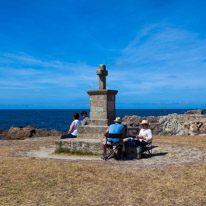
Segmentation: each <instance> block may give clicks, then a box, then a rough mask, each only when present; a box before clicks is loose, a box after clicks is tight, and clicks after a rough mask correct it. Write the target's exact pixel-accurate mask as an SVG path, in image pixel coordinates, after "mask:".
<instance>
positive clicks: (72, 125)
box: [68, 121, 75, 133]
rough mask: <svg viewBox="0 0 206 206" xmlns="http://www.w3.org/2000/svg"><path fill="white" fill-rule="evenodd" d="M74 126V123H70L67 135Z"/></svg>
mask: <svg viewBox="0 0 206 206" xmlns="http://www.w3.org/2000/svg"><path fill="white" fill-rule="evenodd" d="M74 125H75V121H73V122H72V123H71V125H70V128H69V131H68V133H71V132H72V130H73V128H74Z"/></svg>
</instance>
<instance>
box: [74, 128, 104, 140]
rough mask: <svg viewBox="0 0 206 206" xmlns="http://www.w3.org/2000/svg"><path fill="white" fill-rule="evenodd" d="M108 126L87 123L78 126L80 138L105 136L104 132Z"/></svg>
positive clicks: (78, 136)
mask: <svg viewBox="0 0 206 206" xmlns="http://www.w3.org/2000/svg"><path fill="white" fill-rule="evenodd" d="M107 127H108V126H98V125H85V126H81V127H78V135H77V138H78V139H98V140H99V141H100V140H101V139H102V137H104V132H105V130H106V129H107Z"/></svg>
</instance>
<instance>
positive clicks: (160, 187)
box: [0, 136, 206, 206]
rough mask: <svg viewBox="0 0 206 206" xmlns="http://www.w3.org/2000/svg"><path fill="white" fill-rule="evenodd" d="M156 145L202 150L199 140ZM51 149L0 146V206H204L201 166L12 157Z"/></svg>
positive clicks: (204, 143)
mask: <svg viewBox="0 0 206 206" xmlns="http://www.w3.org/2000/svg"><path fill="white" fill-rule="evenodd" d="M158 142H163V143H164V144H173V145H182V146H193V145H194V142H195V145H196V146H197V147H200V148H201V149H202V150H205V149H206V137H205V136H196V137H190V136H184V137H183V136H175V137H163V136H157V137H155V141H154V143H155V144H158ZM52 144H53V141H52V140H51V141H45V142H38V140H37V141H33V142H30V141H28V142H26V141H9V142H8V141H1V142H0V155H1V160H0V165H1V167H0V205H5V206H6V205H8V206H13V205H50V206H51V205H60V206H61V205H185V206H186V205H187V206H188V205H202V206H204V205H206V165H205V164H204V163H203V162H201V161H200V162H193V163H189V164H188V163H182V164H173V165H170V166H166V167H161V168H138V167H137V168H130V167H127V166H125V167H123V166H122V164H121V167H115V166H114V165H113V164H112V163H111V162H110V163H108V162H106V163H105V162H104V161H96V162H92V161H70V160H55V159H54V160H51V159H34V158H28V157H20V156H18V152H19V151H21V152H22V151H23V152H24V151H28V150H30V149H38V148H39V147H40V146H50V145H52ZM137 161H138V160H137ZM115 164H117V165H118V164H119V163H118V161H117V162H116V163H115Z"/></svg>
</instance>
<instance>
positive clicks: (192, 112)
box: [185, 109, 205, 115]
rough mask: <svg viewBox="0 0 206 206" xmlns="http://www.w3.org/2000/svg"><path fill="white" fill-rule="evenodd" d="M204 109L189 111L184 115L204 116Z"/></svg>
mask: <svg viewBox="0 0 206 206" xmlns="http://www.w3.org/2000/svg"><path fill="white" fill-rule="evenodd" d="M204 111H205V110H204V109H196V110H189V111H187V112H185V114H200V115H202V114H204Z"/></svg>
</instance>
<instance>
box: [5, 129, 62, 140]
mask: <svg viewBox="0 0 206 206" xmlns="http://www.w3.org/2000/svg"><path fill="white" fill-rule="evenodd" d="M62 133H63V132H59V131H56V130H48V129H38V128H36V127H31V126H27V127H25V128H20V127H11V128H10V129H9V131H8V132H7V133H6V135H5V136H4V137H5V138H6V139H11V140H14V139H25V138H29V137H48V136H61V135H62Z"/></svg>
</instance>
